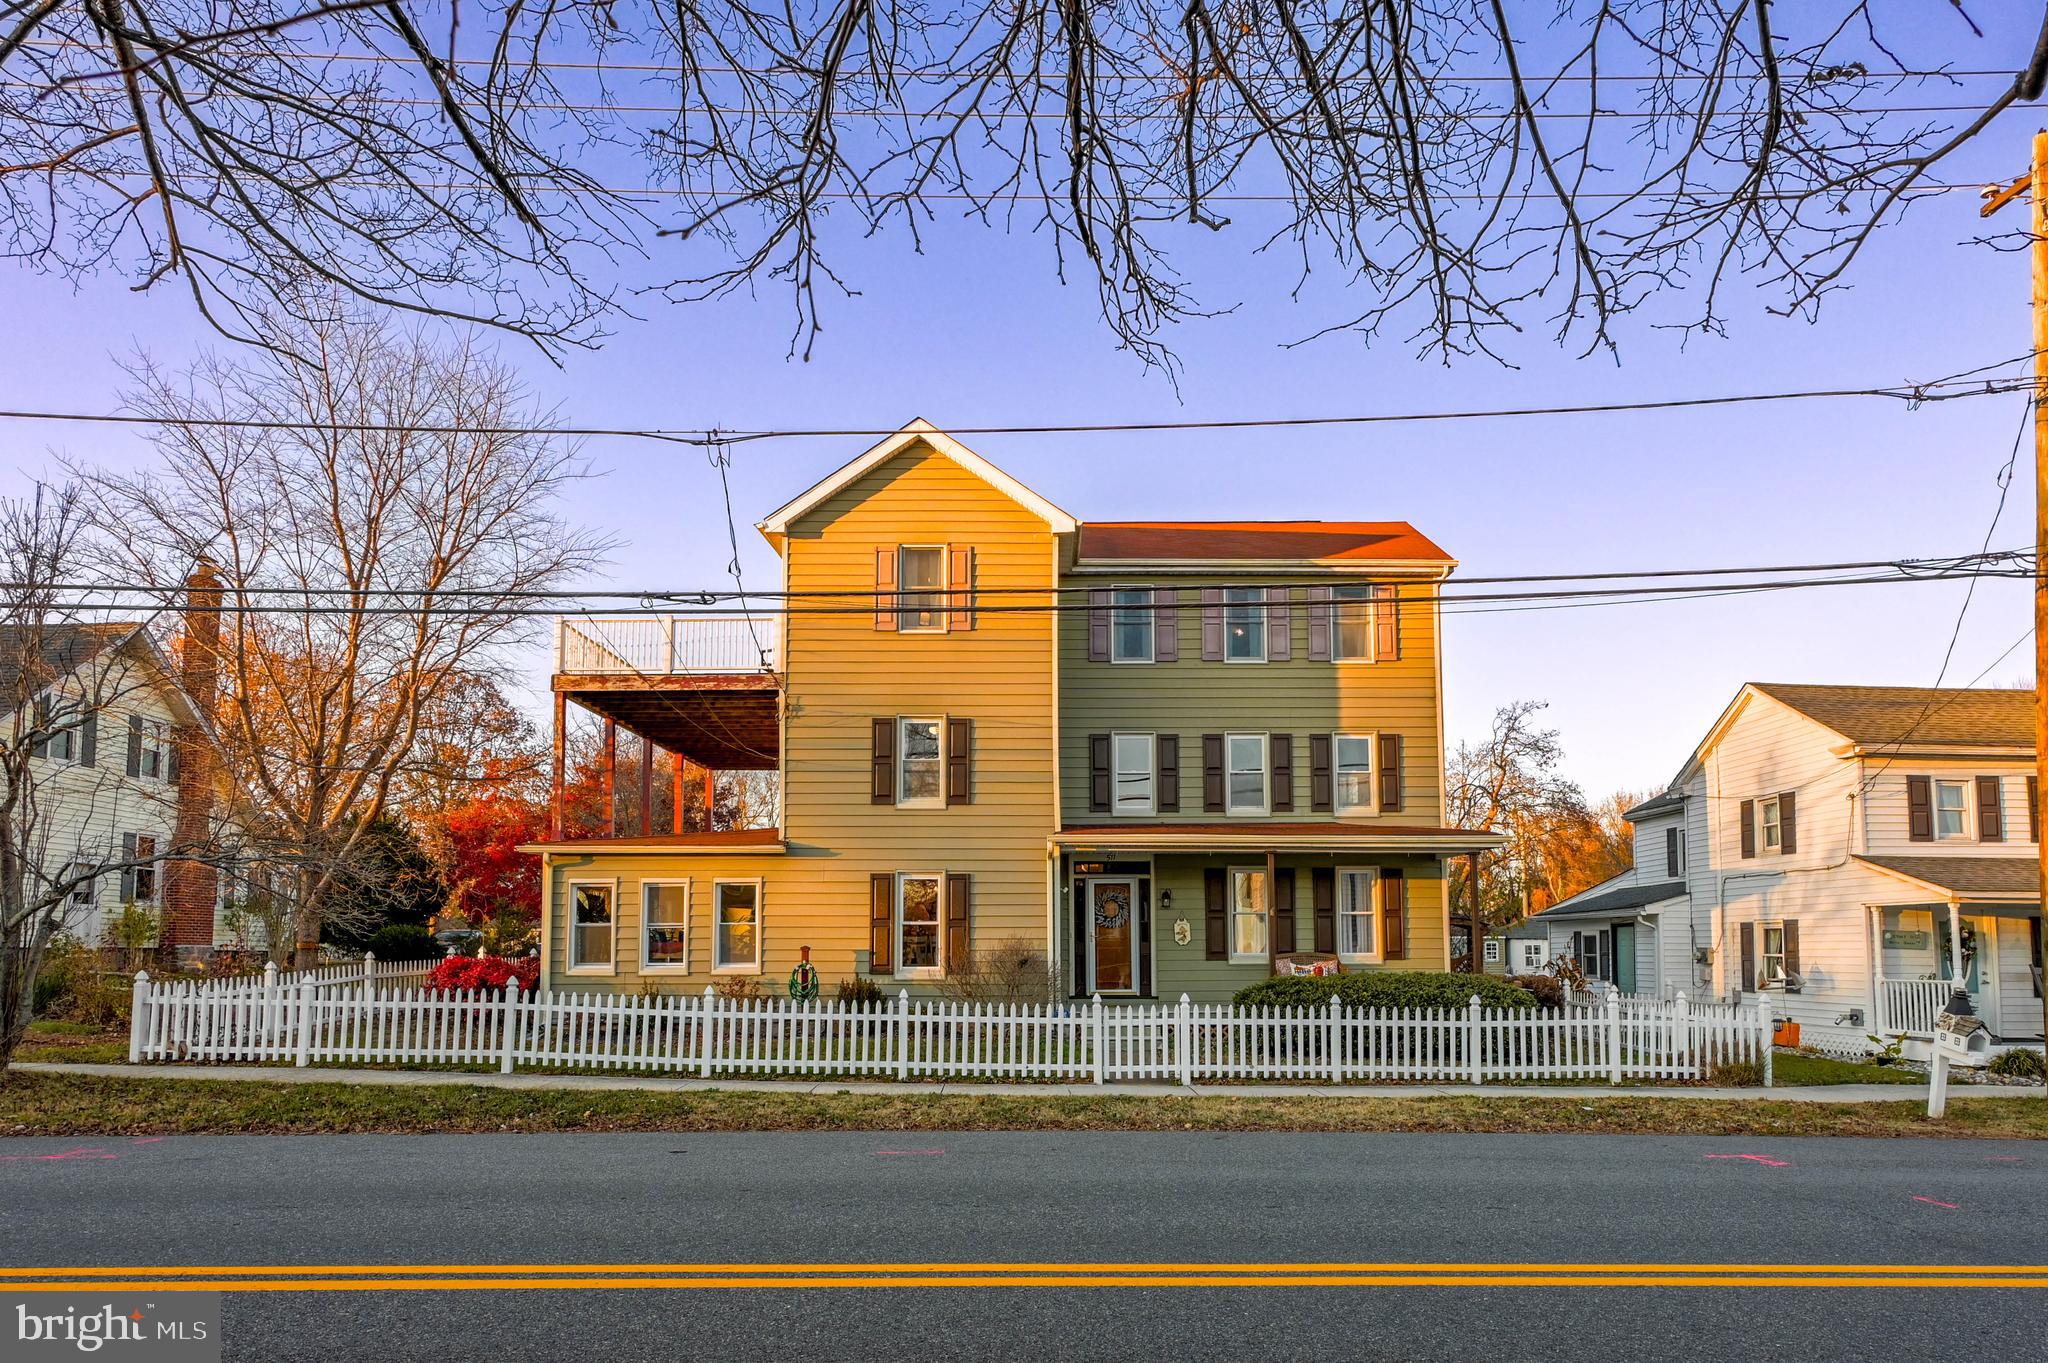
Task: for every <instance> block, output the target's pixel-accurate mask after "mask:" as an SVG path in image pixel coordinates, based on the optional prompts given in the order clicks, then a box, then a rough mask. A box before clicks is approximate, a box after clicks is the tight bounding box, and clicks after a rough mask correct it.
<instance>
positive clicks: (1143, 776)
mask: <svg viewBox="0 0 2048 1363" xmlns="http://www.w3.org/2000/svg"><path fill="white" fill-rule="evenodd" d="M1109 748H1110V754H1111V757H1110V782H1111V785H1110V791H1111V808H1112V809H1113V810H1114V811H1115V812H1116V813H1118V814H1150V813H1151V812H1152V798H1153V797H1152V782H1153V772H1154V768H1155V764H1154V761H1153V753H1154V748H1153V740H1152V735H1151V734H1113V735H1111V737H1110V740H1109Z"/></svg>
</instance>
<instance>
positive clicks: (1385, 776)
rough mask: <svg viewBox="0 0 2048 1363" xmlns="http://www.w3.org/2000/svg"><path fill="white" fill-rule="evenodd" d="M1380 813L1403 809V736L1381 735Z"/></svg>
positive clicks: (1390, 812)
mask: <svg viewBox="0 0 2048 1363" xmlns="http://www.w3.org/2000/svg"><path fill="white" fill-rule="evenodd" d="M1379 757H1380V813H1382V814H1393V813H1398V812H1399V811H1400V809H1401V735H1399V734H1381V735H1380V753H1379Z"/></svg>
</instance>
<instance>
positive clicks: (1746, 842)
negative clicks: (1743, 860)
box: [1736, 800, 1756, 857]
mask: <svg viewBox="0 0 2048 1363" xmlns="http://www.w3.org/2000/svg"><path fill="white" fill-rule="evenodd" d="M1736 817H1737V818H1738V819H1740V820H1741V822H1742V855H1743V856H1744V857H1753V856H1755V855H1756V801H1754V800H1744V801H1743V802H1742V805H1741V807H1740V808H1739V809H1738V810H1737V811H1736Z"/></svg>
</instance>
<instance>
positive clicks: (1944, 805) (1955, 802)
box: [1934, 781, 1970, 838]
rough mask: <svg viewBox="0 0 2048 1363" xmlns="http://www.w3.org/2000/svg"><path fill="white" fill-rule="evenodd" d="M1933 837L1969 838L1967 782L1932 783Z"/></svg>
mask: <svg viewBox="0 0 2048 1363" xmlns="http://www.w3.org/2000/svg"><path fill="white" fill-rule="evenodd" d="M1934 836H1935V837H1937V838H1967V837H1968V836H1970V783H1969V782H1967V781H1936V782H1935V783H1934Z"/></svg>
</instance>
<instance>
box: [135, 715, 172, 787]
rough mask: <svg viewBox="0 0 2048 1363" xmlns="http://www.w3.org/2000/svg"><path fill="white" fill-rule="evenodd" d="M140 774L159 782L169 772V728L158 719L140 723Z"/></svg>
mask: <svg viewBox="0 0 2048 1363" xmlns="http://www.w3.org/2000/svg"><path fill="white" fill-rule="evenodd" d="M141 754H142V759H141V773H142V775H144V776H147V777H149V778H150V779H151V780H156V781H161V780H163V779H164V778H165V777H166V776H168V775H170V770H171V726H170V725H168V724H166V723H164V722H163V721H162V720H160V719H145V720H143V721H142V745H141Z"/></svg>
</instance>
